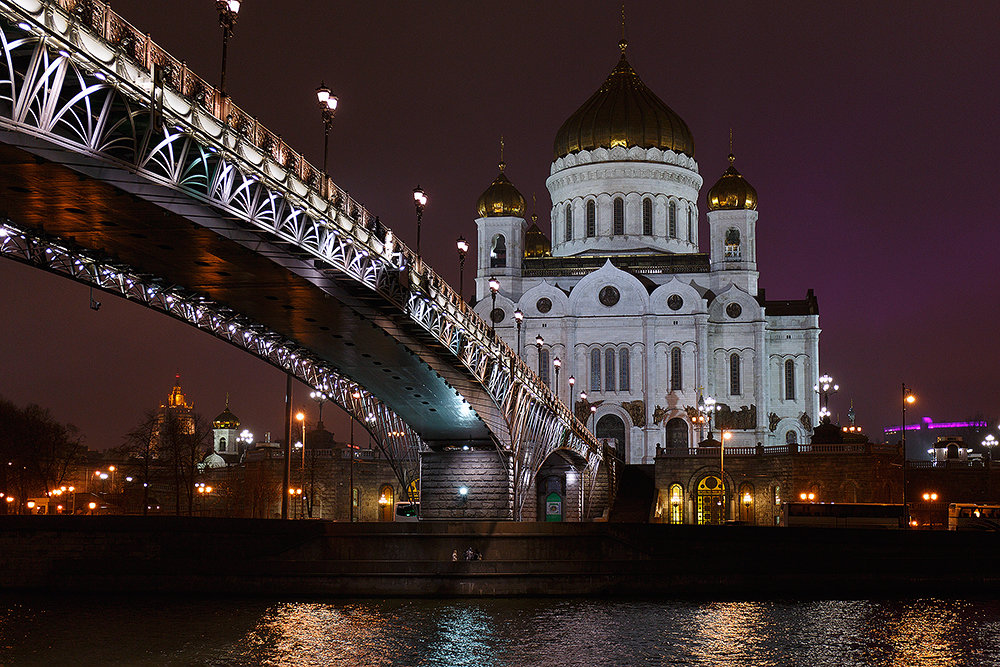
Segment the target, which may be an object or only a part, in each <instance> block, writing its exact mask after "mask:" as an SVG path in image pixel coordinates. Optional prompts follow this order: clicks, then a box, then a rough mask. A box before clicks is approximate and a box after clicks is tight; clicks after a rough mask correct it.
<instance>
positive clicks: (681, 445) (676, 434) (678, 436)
mask: <svg viewBox="0 0 1000 667" xmlns="http://www.w3.org/2000/svg"><path fill="white" fill-rule="evenodd" d="M666 430H667V449H687V446H688V425H687V422H686V421H684V420H683V419H681V418H680V417H674V418H673V419H671V420H670V421H668V422H667V426H666Z"/></svg>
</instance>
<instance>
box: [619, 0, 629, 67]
mask: <svg viewBox="0 0 1000 667" xmlns="http://www.w3.org/2000/svg"><path fill="white" fill-rule="evenodd" d="M618 48H619V49H621V50H622V55H623V56H624V55H625V49H627V48H628V40H627V39H625V3H624V2H623V3H622V38H621V41H620V42H618Z"/></svg>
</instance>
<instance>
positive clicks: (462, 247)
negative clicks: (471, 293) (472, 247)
mask: <svg viewBox="0 0 1000 667" xmlns="http://www.w3.org/2000/svg"><path fill="white" fill-rule="evenodd" d="M455 247H456V248H458V296H459V298H461V299H462V301H465V256H466V255H467V254H468V252H469V242H468V241H466V240H465V237H464V236H459V237H458V240H457V241H455Z"/></svg>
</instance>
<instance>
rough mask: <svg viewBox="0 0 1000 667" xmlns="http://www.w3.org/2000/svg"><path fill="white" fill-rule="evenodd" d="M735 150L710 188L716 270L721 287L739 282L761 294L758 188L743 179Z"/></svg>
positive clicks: (716, 280) (713, 269) (711, 234)
mask: <svg viewBox="0 0 1000 667" xmlns="http://www.w3.org/2000/svg"><path fill="white" fill-rule="evenodd" d="M735 161H736V158H735V156H733V154H732V153H730V154H729V168H728V169H726V171H725V172H723V174H722V177H721V178H719V180H718V182H717V183H716V184H715V185H713V186H712V187H711V189H709V191H708V226H709V236H710V238H711V247H710V254H711V257H712V263H711V266H712V272H713V274H714V276H715V282H716V285H714V286H713V289H718V286H719V285H720V284H721V283H723V282H724V283H735V284H737V285H739V286H740V287H741V288H742V289H743V290H744V291H746V292H748V293H750V294H756V293H757V279H758V277H759V274H758V272H757V191H756V190H755V189H754V187H753V186H752V185H750V183H748V182H747V180H746V179H745V178H743V174H741V173H740V172H739V171H738V170H737V169H736V166H735V165H734V164H733V163H734V162H735Z"/></svg>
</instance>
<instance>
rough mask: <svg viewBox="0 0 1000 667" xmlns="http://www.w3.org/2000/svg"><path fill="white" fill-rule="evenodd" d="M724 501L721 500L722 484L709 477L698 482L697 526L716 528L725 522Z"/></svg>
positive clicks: (711, 476)
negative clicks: (712, 526)
mask: <svg viewBox="0 0 1000 667" xmlns="http://www.w3.org/2000/svg"><path fill="white" fill-rule="evenodd" d="M724 503H725V501H724V499H723V498H722V482H721V481H720V480H719V478H718V477H715V476H713V475H709V476H708V477H705V478H703V479H702V480H701V481H700V482H698V503H697V512H698V524H699V525H703V526H705V525H714V526H717V525H719V524H721V523H722V522H723V521H724V520H725V509H724V507H725V505H724Z"/></svg>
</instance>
